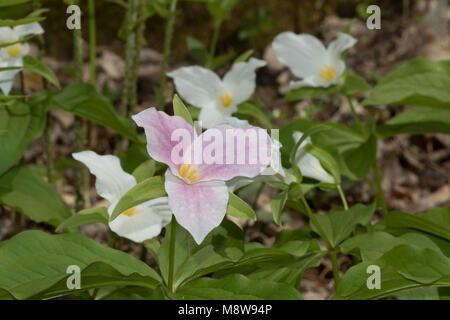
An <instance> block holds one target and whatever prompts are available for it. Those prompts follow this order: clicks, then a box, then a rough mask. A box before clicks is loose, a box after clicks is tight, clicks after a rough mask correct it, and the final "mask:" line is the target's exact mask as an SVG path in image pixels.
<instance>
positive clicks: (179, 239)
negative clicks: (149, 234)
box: [157, 219, 244, 288]
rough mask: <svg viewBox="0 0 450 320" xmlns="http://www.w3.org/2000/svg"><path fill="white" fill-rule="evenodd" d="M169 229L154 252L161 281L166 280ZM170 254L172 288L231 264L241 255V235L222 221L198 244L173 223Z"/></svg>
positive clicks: (167, 272)
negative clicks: (174, 235) (155, 252)
mask: <svg viewBox="0 0 450 320" xmlns="http://www.w3.org/2000/svg"><path fill="white" fill-rule="evenodd" d="M171 229H172V228H171V227H167V228H166V236H165V238H164V241H163V243H162V244H161V248H160V250H159V251H158V255H157V261H158V264H159V267H160V270H161V275H162V277H163V279H164V280H165V281H166V283H167V281H168V275H169V255H170V236H171ZM175 241H176V242H175V253H174V261H175V265H174V282H173V283H174V287H175V288H178V287H179V286H181V285H182V284H183V283H186V282H189V281H191V280H193V279H196V278H199V277H201V276H203V275H206V274H209V273H212V272H215V271H217V270H221V269H224V268H227V267H228V266H230V265H233V263H234V262H235V261H237V260H238V259H239V258H240V257H241V256H242V255H243V251H244V250H243V249H244V248H243V245H244V241H243V233H242V231H241V230H240V229H239V227H237V226H236V225H235V224H234V223H232V222H231V221H228V220H226V219H225V220H224V221H223V222H222V224H221V225H220V226H219V227H217V228H215V229H214V230H213V231H211V232H210V233H209V234H208V236H207V237H206V238H205V239H204V240H203V242H202V243H201V244H200V245H197V243H196V242H195V241H194V239H193V238H192V236H191V235H190V234H189V232H188V231H186V230H185V229H184V228H182V227H181V226H180V225H178V224H177V226H176V237H175Z"/></svg>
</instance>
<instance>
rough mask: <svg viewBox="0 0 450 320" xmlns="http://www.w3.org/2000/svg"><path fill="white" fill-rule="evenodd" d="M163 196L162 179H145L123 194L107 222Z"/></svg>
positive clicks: (164, 193) (164, 194) (157, 177)
mask: <svg viewBox="0 0 450 320" xmlns="http://www.w3.org/2000/svg"><path fill="white" fill-rule="evenodd" d="M165 196H167V194H166V191H165V189H164V181H163V178H162V177H160V176H156V177H151V178H148V179H145V180H144V181H142V182H141V183H138V184H137V185H135V186H134V187H133V188H131V189H130V190H128V192H127V193H125V195H124V196H123V197H122V198H121V199H120V200H119V202H118V203H117V205H116V207H115V208H114V211H113V213H112V215H111V217H110V219H109V221H113V220H114V219H115V218H117V217H118V216H119V215H120V214H121V213H122V212H124V211H125V210H128V209H130V208H132V207H134V206H137V205H138V204H141V203H143V202H145V201H148V200H152V199H155V198H160V197H165Z"/></svg>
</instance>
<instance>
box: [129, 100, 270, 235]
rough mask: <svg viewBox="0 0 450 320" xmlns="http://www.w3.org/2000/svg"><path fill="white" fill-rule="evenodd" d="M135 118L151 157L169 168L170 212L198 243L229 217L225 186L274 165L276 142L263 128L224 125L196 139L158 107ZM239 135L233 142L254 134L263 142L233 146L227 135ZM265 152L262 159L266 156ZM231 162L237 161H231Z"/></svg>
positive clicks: (181, 122) (176, 118) (180, 121)
mask: <svg viewBox="0 0 450 320" xmlns="http://www.w3.org/2000/svg"><path fill="white" fill-rule="evenodd" d="M132 118H133V120H134V121H135V122H136V124H137V125H138V126H140V127H142V128H144V130H145V134H146V137H147V150H148V153H149V155H150V156H151V157H152V158H153V159H155V160H156V161H159V162H163V163H166V164H167V165H168V166H169V168H168V169H167V171H166V173H165V189H166V192H167V194H168V198H169V207H170V209H171V211H172V212H173V214H174V215H175V217H176V219H177V221H178V223H179V224H180V225H181V226H183V227H184V228H185V229H187V230H188V231H189V232H190V233H191V235H192V236H193V237H194V239H195V241H196V242H197V243H198V244H200V243H201V242H202V241H203V239H204V238H205V237H206V235H207V234H208V233H209V232H210V231H211V230H212V229H214V228H215V227H217V226H218V225H219V224H220V223H221V222H222V220H223V218H224V216H225V214H226V211H227V205H228V189H227V185H226V183H225V181H227V180H230V179H232V178H233V177H237V176H241V177H249V178H253V177H255V176H257V175H259V174H260V173H261V172H262V171H263V170H264V169H265V168H266V167H267V165H268V164H269V163H270V160H271V159H270V158H271V155H270V153H271V150H272V149H271V148H272V146H271V140H270V137H269V135H268V134H267V132H266V131H265V130H263V129H261V128H257V127H250V128H247V129H236V128H234V127H232V126H230V125H228V124H224V125H219V126H216V127H214V128H211V129H208V130H206V131H205V132H204V133H202V134H199V135H197V134H196V132H195V130H194V128H193V127H192V126H191V125H190V124H188V123H187V122H186V121H185V120H184V119H183V118H181V117H179V116H169V115H167V114H166V113H164V112H162V111H157V110H156V109H155V108H149V109H147V110H144V111H142V112H140V113H139V114H137V115H135V116H133V117H132ZM183 129H184V130H183ZM180 130H183V131H184V132H189V137H188V138H189V139H187V140H189V141H185V139H180V137H179V136H178V137H176V133H177V132H180ZM236 130H239V131H240V135H239V137H236V139H234V140H233V141H234V142H236V140H238V139H239V138H242V135H249V136H250V135H251V134H253V135H257V136H258V137H259V138H258V140H257V143H256V144H255V143H251V142H249V141H247V140H251V139H245V138H244V139H243V140H244V141H247V142H246V143H245V145H244V146H243V148H242V144H239V143H234V142H233V143H232V142H231V140H228V139H227V138H228V137H229V136H227V135H229V134H231V133H232V132H236ZM252 131H253V132H252ZM180 141H181V142H180ZM180 144H183V145H184V147H185V148H183V149H182V151H183V152H182V155H181V156H180V157H179V158H177V157H174V156H173V153H174V151H178V150H179V147H180ZM227 145H228V148H227ZM199 146H202V150H203V151H202V152H203V153H202V155H203V157H204V159H203V161H196V160H195V159H196V155H197V153H196V152H195V150H198V149H197V148H198V147H199ZM213 149H214V151H212V150H213ZM193 150H194V154H195V155H194V157H192V151H193ZM264 152H265V156H264V157H263V156H261V154H262V153H264ZM208 153H209V155H213V156H215V158H214V159H215V160H214V162H212V163H211V161H206V160H205V158H206V155H207V154H208ZM255 154H256V155H258V157H257V161H252V159H254V157H252V156H254V155H255ZM239 157H243V158H244V159H245V161H243V162H242V161H239V160H238V159H239ZM190 158H192V159H190ZM180 159H181V160H180ZM229 159H233V161H227V160H229ZM241 160H242V158H241Z"/></svg>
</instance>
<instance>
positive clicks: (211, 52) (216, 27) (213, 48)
mask: <svg viewBox="0 0 450 320" xmlns="http://www.w3.org/2000/svg"><path fill="white" fill-rule="evenodd" d="M220 26H221V23H214V31H213V37H212V39H211V45H210V47H209V57H208V65H207V67H208V68H209V69H211V68H212V66H213V62H214V57H215V55H216V47H217V41H218V40H219V30H220Z"/></svg>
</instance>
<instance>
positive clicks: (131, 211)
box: [122, 207, 136, 217]
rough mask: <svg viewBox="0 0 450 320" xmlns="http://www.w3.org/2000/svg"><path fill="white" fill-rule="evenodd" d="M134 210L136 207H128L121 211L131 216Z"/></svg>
mask: <svg viewBox="0 0 450 320" xmlns="http://www.w3.org/2000/svg"><path fill="white" fill-rule="evenodd" d="M134 210H136V207H133V208H130V209H128V210H125V211H124V212H122V214H124V215H126V216H128V217H131V215H132V214H133V212H134Z"/></svg>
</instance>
